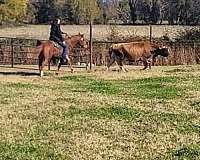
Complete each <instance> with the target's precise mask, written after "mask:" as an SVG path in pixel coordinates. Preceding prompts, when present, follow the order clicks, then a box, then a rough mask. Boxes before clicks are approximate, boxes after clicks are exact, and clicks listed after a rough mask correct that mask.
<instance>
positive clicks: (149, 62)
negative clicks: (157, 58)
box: [147, 58, 152, 69]
mask: <svg viewBox="0 0 200 160" xmlns="http://www.w3.org/2000/svg"><path fill="white" fill-rule="evenodd" d="M151 62H152V60H151V59H150V58H149V59H148V60H147V63H148V66H149V69H151Z"/></svg>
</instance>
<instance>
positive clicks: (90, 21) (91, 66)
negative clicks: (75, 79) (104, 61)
mask: <svg viewBox="0 0 200 160" xmlns="http://www.w3.org/2000/svg"><path fill="white" fill-rule="evenodd" d="M91 69H92V21H90V70H91Z"/></svg>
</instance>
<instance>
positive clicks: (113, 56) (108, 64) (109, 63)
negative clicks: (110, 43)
mask: <svg viewBox="0 0 200 160" xmlns="http://www.w3.org/2000/svg"><path fill="white" fill-rule="evenodd" d="M115 60H116V58H115V54H114V53H112V54H111V57H110V60H108V62H107V71H108V70H109V68H110V66H111V65H112V64H113V63H114V62H115Z"/></svg>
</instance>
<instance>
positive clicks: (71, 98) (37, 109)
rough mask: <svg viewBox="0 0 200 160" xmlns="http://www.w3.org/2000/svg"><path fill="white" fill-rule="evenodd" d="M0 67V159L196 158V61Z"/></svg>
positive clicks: (199, 75)
mask: <svg viewBox="0 0 200 160" xmlns="http://www.w3.org/2000/svg"><path fill="white" fill-rule="evenodd" d="M1 71H2V72H1V74H0V130H1V131H0V135H1V136H0V159H19V160H21V159H32V160H35V159H56V160H57V159H73V160H74V159H75V160H76V159H77V160H78V159H87V160H88V159H95V160H96V159H104V160H105V159H113V160H116V159H120V160H121V159H133V160H140V159H141V160H168V159H172V160H173V159H174V160H177V159H178V160H191V159H193V160H198V159H200V66H177V67H167V66H165V67H153V68H152V70H147V71H140V70H139V68H138V67H134V68H131V69H130V71H129V72H128V73H122V72H116V71H115V72H114V71H113V72H105V71H102V69H99V70H98V69H97V71H96V72H94V71H82V72H75V73H73V74H71V73H67V72H65V73H62V74H60V75H59V76H55V75H54V73H53V72H49V73H47V74H46V76H45V77H44V78H40V77H38V76H23V75H12V72H13V73H15V70H12V69H10V71H9V73H10V75H8V74H6V73H7V72H8V70H5V69H3V68H1ZM16 73H19V72H16Z"/></svg>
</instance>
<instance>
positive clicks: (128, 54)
mask: <svg viewBox="0 0 200 160" xmlns="http://www.w3.org/2000/svg"><path fill="white" fill-rule="evenodd" d="M158 55H161V56H164V57H168V55H169V51H168V48H166V47H162V48H160V47H159V46H158V45H155V44H151V43H150V42H148V41H146V42H130V43H118V44H112V45H111V47H110V48H109V56H110V60H109V61H108V64H107V70H108V69H109V67H110V66H111V65H112V64H113V63H114V62H115V61H116V62H117V64H118V65H119V66H120V69H122V70H123V71H124V72H127V69H125V68H124V67H123V63H122V61H123V60H124V59H125V58H127V59H128V60H131V61H133V60H134V61H142V62H143V64H144V68H143V70H145V69H146V68H147V67H148V66H149V68H151V61H152V59H153V61H154V60H155V58H156V57H157V56H158Z"/></svg>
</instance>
